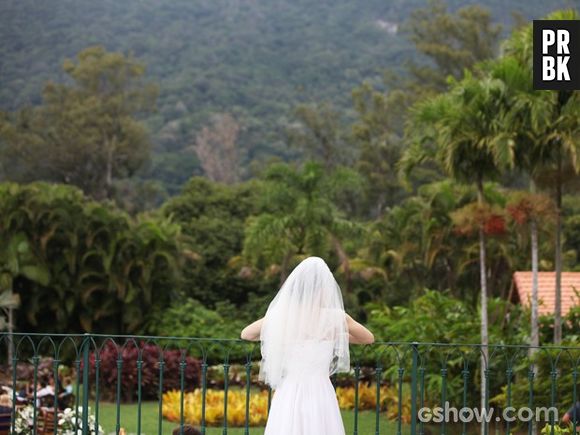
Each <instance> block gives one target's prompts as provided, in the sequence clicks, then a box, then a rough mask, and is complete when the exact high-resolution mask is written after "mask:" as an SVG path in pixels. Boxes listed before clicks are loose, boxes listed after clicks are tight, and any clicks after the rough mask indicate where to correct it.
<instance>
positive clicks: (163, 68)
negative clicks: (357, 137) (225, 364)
mask: <svg viewBox="0 0 580 435" xmlns="http://www.w3.org/2000/svg"><path fill="white" fill-rule="evenodd" d="M473 3H474V2H468V1H458V0H453V1H449V8H450V10H452V11H455V10H456V9H457V8H458V7H461V6H466V5H468V4H473ZM478 4H480V5H481V6H483V7H486V8H489V10H490V12H491V16H492V19H493V21H494V22H496V23H499V24H501V25H502V32H503V33H502V34H503V35H506V34H507V33H508V32H509V29H510V28H511V27H512V26H513V25H514V23H516V22H517V21H518V19H514V18H513V17H512V15H511V14H510V12H515V13H516V14H519V16H520V18H521V19H525V20H529V19H533V18H539V17H541V16H542V15H545V14H546V13H548V12H550V11H551V10H553V9H557V8H560V7H565V6H570V2H569V1H568V0H558V1H550V2H543V1H539V0H533V1H527V2H520V1H516V0H511V1H498V0H484V1H480V2H478ZM425 5H426V2H424V1H420V0H392V1H384V0H380V1H379V0H369V1H365V2H362V3H361V2H357V1H352V0H332V1H330V0H325V1H312V0H310V1H306V0H300V1H287V0H252V1H244V2H242V1H238V0H198V1H194V2H192V1H187V0H176V1H153V0H126V1H122V2H117V1H112V0H104V1H99V2H93V1H90V0H46V1H42V2H37V1H33V0H22V1H20V0H8V1H3V2H2V3H1V4H0V83H1V86H0V109H3V110H9V111H11V110H16V109H20V108H22V107H24V106H26V105H37V104H40V102H41V94H42V89H43V87H44V85H45V83H46V82H47V81H55V82H66V81H67V75H66V74H65V73H64V72H63V71H62V69H61V65H62V63H63V61H64V59H67V58H74V57H75V56H76V54H77V53H79V52H80V51H81V50H83V49H84V48H86V47H88V46H92V45H102V46H104V47H105V48H106V49H107V50H110V51H121V52H123V53H129V52H131V53H132V54H133V55H134V56H135V58H137V59H138V60H139V61H141V62H142V63H143V64H144V65H145V66H146V77H147V79H148V80H150V81H151V82H152V83H154V84H156V85H157V86H158V89H159V97H158V100H157V104H156V110H155V111H153V112H150V113H147V114H143V115H142V116H143V117H144V118H145V119H146V124H147V126H148V128H149V130H150V131H151V133H152V143H153V153H152V158H151V162H150V164H148V165H146V166H144V167H142V168H141V169H140V171H139V177H141V178H144V179H153V180H159V181H161V184H162V186H161V188H162V190H163V191H168V192H169V193H170V194H175V193H177V192H178V191H179V188H180V186H181V185H183V183H185V182H186V181H187V180H188V179H189V178H190V177H191V176H192V175H201V174H203V173H204V170H203V168H202V166H201V165H200V162H199V161H198V159H197V155H196V153H195V152H192V145H193V144H194V143H195V141H196V136H197V135H198V134H199V132H200V131H201V130H202V128H203V127H204V126H206V125H211V123H212V119H213V117H214V116H215V115H216V114H218V115H219V114H222V113H228V114H231V116H233V118H234V119H235V120H236V123H237V135H236V136H237V149H238V153H239V155H240V166H241V167H242V170H241V171H240V174H239V176H240V177H242V178H243V179H247V178H248V177H251V176H252V175H255V173H256V172H257V171H259V169H260V168H261V167H263V166H264V165H265V164H266V162H267V161H269V160H270V159H272V158H275V157H278V158H281V159H283V160H289V159H295V158H299V157H300V155H301V150H300V149H296V148H292V147H289V146H288V143H289V142H291V134H289V133H288V130H289V129H290V128H291V127H292V126H293V125H295V123H296V122H297V114H296V113H295V112H296V108H297V107H298V106H299V105H301V104H318V103H320V102H327V103H329V105H331V106H333V107H336V113H334V112H331V113H332V114H333V116H336V117H339V118H340V119H341V121H344V120H347V121H348V120H352V119H353V118H354V117H355V116H356V110H355V108H354V107H353V103H352V97H351V91H352V89H353V88H355V87H357V86H359V85H361V84H362V83H363V82H365V81H366V82H368V83H370V85H371V86H372V87H374V88H377V89H384V88H385V87H386V86H389V85H388V84H386V85H385V82H384V80H383V74H384V72H385V70H390V71H391V72H392V73H394V75H395V76H403V77H404V76H405V75H406V74H407V73H406V64H407V63H408V62H409V61H413V60H414V61H417V62H422V61H427V62H429V60H428V58H427V57H425V56H422V55H421V54H420V53H418V52H417V50H416V49H415V46H414V45H413V43H412V42H411V41H410V39H409V31H410V30H409V28H408V25H407V24H408V23H407V20H408V19H409V17H410V15H411V12H412V11H413V10H415V9H416V8H418V7H424V6H425ZM299 118H300V117H299V114H298V119H299ZM289 136H290V137H289Z"/></svg>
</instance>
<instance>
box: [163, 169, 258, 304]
mask: <svg viewBox="0 0 580 435" xmlns="http://www.w3.org/2000/svg"><path fill="white" fill-rule="evenodd" d="M261 191H262V187H261V185H260V183H257V182H248V183H243V184H237V185H232V186H227V185H223V184H218V183H212V182H211V181H209V180H207V179H205V178H202V177H194V178H192V179H191V180H190V181H189V182H188V183H187V185H186V186H185V187H184V188H183V191H182V192H181V194H179V195H177V196H175V197H173V198H171V199H170V200H169V201H167V202H166V203H165V204H164V206H163V208H162V213H163V215H164V216H167V217H171V219H172V220H173V221H174V222H176V223H178V224H179V225H180V226H181V228H182V231H183V234H185V235H187V236H188V238H189V241H190V248H191V250H192V252H191V256H192V258H193V259H194V261H193V262H192V263H191V265H190V266H189V267H188V268H187V269H186V270H184V271H183V276H184V289H185V292H186V295H187V296H191V297H193V298H194V299H197V300H199V301H200V302H202V303H203V304H204V305H206V306H214V304H215V303H216V302H218V301H220V300H223V299H224V298H225V299H227V300H229V301H232V302H234V303H236V304H242V303H245V302H246V301H247V299H248V297H249V295H248V293H250V292H252V291H253V292H258V293H259V292H260V290H261V287H262V286H266V287H267V285H268V281H267V280H265V281H262V282H260V281H259V280H256V279H253V278H252V277H251V276H248V275H245V274H244V273H242V271H241V266H239V265H238V264H236V263H235V261H234V262H233V263H232V262H231V260H232V259H234V257H236V256H239V255H240V252H241V251H242V247H243V240H244V225H245V221H246V219H247V218H248V216H250V215H251V214H252V213H253V212H254V210H255V209H256V207H257V205H256V203H257V202H258V198H259V196H260V194H261ZM226 289H227V290H226Z"/></svg>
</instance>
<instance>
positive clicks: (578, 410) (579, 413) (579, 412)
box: [562, 402, 580, 428]
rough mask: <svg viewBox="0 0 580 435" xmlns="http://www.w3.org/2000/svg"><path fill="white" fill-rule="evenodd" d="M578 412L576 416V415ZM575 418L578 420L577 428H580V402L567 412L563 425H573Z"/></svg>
mask: <svg viewBox="0 0 580 435" xmlns="http://www.w3.org/2000/svg"><path fill="white" fill-rule="evenodd" d="M574 412H576V414H574ZM574 417H575V418H576V427H577V428H580V402H576V404H575V405H572V407H571V408H570V409H569V410H568V411H566V414H564V416H563V417H562V423H564V424H573V423H574Z"/></svg>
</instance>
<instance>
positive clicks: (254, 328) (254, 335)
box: [240, 317, 264, 341]
mask: <svg viewBox="0 0 580 435" xmlns="http://www.w3.org/2000/svg"><path fill="white" fill-rule="evenodd" d="M262 323H264V318H263V317H262V318H261V319H258V320H256V321H255V322H254V323H250V324H249V325H248V326H246V327H245V328H244V329H243V330H242V333H241V335H240V337H241V338H242V340H249V341H258V340H259V339H260V331H261V330H262Z"/></svg>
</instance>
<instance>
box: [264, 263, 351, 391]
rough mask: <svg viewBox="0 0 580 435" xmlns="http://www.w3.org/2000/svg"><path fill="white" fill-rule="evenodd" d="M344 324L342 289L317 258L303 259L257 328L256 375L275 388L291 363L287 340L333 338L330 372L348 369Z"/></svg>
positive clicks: (290, 341) (345, 324) (331, 339)
mask: <svg viewBox="0 0 580 435" xmlns="http://www.w3.org/2000/svg"><path fill="white" fill-rule="evenodd" d="M348 338H349V335H348V326H347V323H346V315H345V311H344V305H343V302H342V294H341V292H340V287H339V286H338V284H337V282H336V280H335V279H334V276H333V275H332V272H331V271H330V269H329V268H328V266H327V265H326V263H325V262H324V260H323V259H322V258H319V257H309V258H307V259H305V260H304V261H302V262H301V263H300V264H299V265H298V266H296V268H295V269H294V270H293V271H292V273H291V274H290V276H288V278H287V279H286V281H285V282H284V284H283V285H282V287H281V288H280V291H279V292H278V294H277V295H276V297H275V298H274V299H273V300H272V302H271V303H270V306H269V307H268V311H267V312H266V316H265V318H264V322H263V324H262V329H261V333H260V341H261V350H262V362H261V364H260V380H261V381H264V382H266V383H267V384H268V385H270V386H271V387H272V388H276V386H277V385H278V384H279V382H280V381H281V380H282V378H283V377H284V376H285V375H286V373H288V370H289V369H290V368H291V367H290V364H292V358H288V351H289V349H290V346H291V345H296V344H300V343H303V342H317V341H318V342H329V341H330V342H332V343H334V344H333V355H332V360H331V364H330V367H329V376H330V375H332V374H334V373H336V372H344V371H348V370H349V369H350V355H349V348H348Z"/></svg>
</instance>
